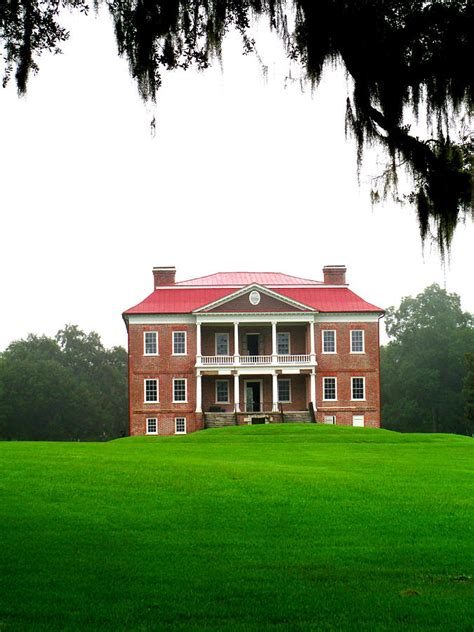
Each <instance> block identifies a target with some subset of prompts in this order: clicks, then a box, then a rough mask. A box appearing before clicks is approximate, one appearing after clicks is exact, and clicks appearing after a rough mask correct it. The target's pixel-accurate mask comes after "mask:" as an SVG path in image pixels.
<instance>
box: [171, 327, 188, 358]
mask: <svg viewBox="0 0 474 632" xmlns="http://www.w3.org/2000/svg"><path fill="white" fill-rule="evenodd" d="M175 334H184V351H182V352H179V353H176V352H175V350H174V348H175V347H174V345H175ZM187 334H188V332H187V331H184V330H183V329H177V330H176V331H173V353H172V355H174V356H185V355H188V335H187Z"/></svg>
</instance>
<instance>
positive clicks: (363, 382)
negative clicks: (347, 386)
mask: <svg viewBox="0 0 474 632" xmlns="http://www.w3.org/2000/svg"><path fill="white" fill-rule="evenodd" d="M354 380H362V384H363V385H364V397H356V398H355V397H354ZM366 400H367V393H366V391H365V377H363V376H362V375H354V376H353V377H351V402H365V401H366Z"/></svg>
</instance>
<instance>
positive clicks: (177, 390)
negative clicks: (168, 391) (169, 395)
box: [173, 378, 187, 402]
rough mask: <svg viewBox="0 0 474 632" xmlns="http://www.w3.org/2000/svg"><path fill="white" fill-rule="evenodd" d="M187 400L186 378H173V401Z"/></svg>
mask: <svg viewBox="0 0 474 632" xmlns="http://www.w3.org/2000/svg"><path fill="white" fill-rule="evenodd" d="M185 401H187V400H186V380H185V379H181V378H180V379H174V380H173V402H185Z"/></svg>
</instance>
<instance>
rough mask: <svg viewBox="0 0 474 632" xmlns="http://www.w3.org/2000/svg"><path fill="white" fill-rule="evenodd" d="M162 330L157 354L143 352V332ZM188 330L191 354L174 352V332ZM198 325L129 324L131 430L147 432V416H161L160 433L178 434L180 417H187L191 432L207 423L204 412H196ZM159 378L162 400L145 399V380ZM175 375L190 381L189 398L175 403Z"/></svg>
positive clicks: (138, 432)
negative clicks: (150, 400)
mask: <svg viewBox="0 0 474 632" xmlns="http://www.w3.org/2000/svg"><path fill="white" fill-rule="evenodd" d="M145 331H157V332H158V353H159V355H157V356H144V355H143V333H144V332H145ZM173 331H185V332H186V338H187V354H186V355H184V356H173V355H172V335H173V334H172V332H173ZM195 362H196V327H195V326H194V325H162V324H160V325H130V326H129V397H130V434H131V435H142V434H145V433H146V418H147V417H150V418H157V419H158V428H159V433H160V434H174V424H175V418H176V417H185V418H186V426H187V432H193V431H194V430H199V429H200V428H202V427H203V422H202V415H196V413H195V410H196V383H195V375H194V373H195V371H194V365H195ZM154 378H158V380H159V400H160V401H159V402H158V403H145V402H144V380H145V379H154ZM173 378H184V379H186V381H187V384H186V385H187V402H186V403H184V402H183V403H173Z"/></svg>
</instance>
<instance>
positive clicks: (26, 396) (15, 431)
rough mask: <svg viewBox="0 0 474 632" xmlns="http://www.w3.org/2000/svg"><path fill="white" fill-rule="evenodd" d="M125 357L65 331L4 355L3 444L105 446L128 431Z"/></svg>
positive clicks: (14, 346)
mask: <svg viewBox="0 0 474 632" xmlns="http://www.w3.org/2000/svg"><path fill="white" fill-rule="evenodd" d="M127 408H128V407H127V352H126V351H125V349H124V348H123V347H113V348H112V349H106V348H105V347H104V346H103V344H102V342H101V340H100V337H99V335H98V334H97V333H95V332H91V333H88V334H86V333H84V332H83V331H81V330H80V329H79V328H78V327H77V326H75V325H66V326H65V327H64V329H62V330H60V331H58V333H57V334H56V336H55V337H54V338H48V337H47V336H35V335H32V334H30V335H29V336H28V337H27V338H26V340H17V341H15V342H12V343H11V344H10V345H9V347H8V348H7V349H6V350H5V351H4V352H3V353H1V354H0V439H3V440H5V439H7V440H8V439H18V440H43V441H45V440H46V441H47V440H53V441H75V440H105V439H111V438H113V437H119V436H123V435H124V434H125V433H126V430H127V419H128V410H127Z"/></svg>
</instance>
